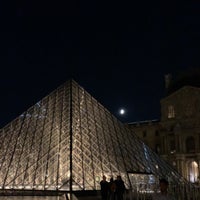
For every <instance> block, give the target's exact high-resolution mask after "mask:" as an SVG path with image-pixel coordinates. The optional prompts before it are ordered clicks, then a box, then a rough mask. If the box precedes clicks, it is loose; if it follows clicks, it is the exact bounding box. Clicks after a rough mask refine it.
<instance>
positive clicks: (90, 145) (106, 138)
mask: <svg viewBox="0 0 200 200" xmlns="http://www.w3.org/2000/svg"><path fill="white" fill-rule="evenodd" d="M141 174H146V175H148V176H150V178H149V180H151V175H153V176H154V177H155V178H159V177H163V176H166V175H167V177H168V178H169V179H170V180H173V181H177V182H179V181H180V180H182V177H181V176H180V175H179V174H178V173H177V172H176V171H175V170H174V169H173V168H172V167H171V166H170V165H168V164H167V163H166V162H164V161H163V160H161V159H160V158H159V157H158V156H157V155H156V154H155V153H154V152H153V151H152V150H151V149H149V148H148V146H146V145H145V144H144V143H143V142H142V141H141V140H140V139H139V138H138V137H137V136H136V135H135V134H134V133H132V132H131V131H130V130H129V129H128V127H127V126H126V125H124V124H123V123H121V122H120V121H119V120H117V119H116V118H115V117H114V116H113V115H112V114H111V113H110V112H109V111H108V110H107V109H106V108H105V107H103V106H102V105H101V104H100V103H99V102H98V101H97V100H95V99H94V98H93V97H92V96H91V95H90V94H88V93H87V92H86V91H85V90H84V89H83V88H82V87H80V86H79V85H78V84H77V83H76V82H75V81H71V80H70V81H68V82H66V83H65V84H63V85H61V86H60V87H59V88H57V89H56V90H55V91H53V92H52V93H50V94H49V95H48V96H46V97H45V98H43V99H42V100H41V101H39V102H37V103H36V104H35V105H34V106H32V107H31V108H29V109H28V110H27V111H26V112H24V113H23V114H21V115H20V116H19V117H18V118H16V119H15V120H13V121H12V122H10V123H9V124H8V125H6V126H5V127H4V128H2V129H1V130H0V188H3V189H10V188H16V189H35V190H45V189H47V190H61V189H66V190H69V189H73V190H82V189H84V190H94V189H99V182H100V179H101V177H102V175H106V176H107V177H108V179H109V177H111V176H113V177H114V178H115V177H116V176H117V175H121V176H122V179H123V180H124V181H125V184H126V187H127V188H132V187H135V185H136V183H135V180H136V176H135V175H138V176H140V175H141ZM133 177H134V178H133ZM140 177H141V176H140ZM183 181H184V180H183ZM132 182H134V184H132Z"/></svg>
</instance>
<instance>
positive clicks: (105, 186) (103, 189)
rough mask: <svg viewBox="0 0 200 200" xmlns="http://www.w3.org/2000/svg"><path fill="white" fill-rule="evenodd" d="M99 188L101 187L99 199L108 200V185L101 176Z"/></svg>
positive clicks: (104, 177)
mask: <svg viewBox="0 0 200 200" xmlns="http://www.w3.org/2000/svg"><path fill="white" fill-rule="evenodd" d="M100 186H101V199H102V200H108V193H109V183H108V181H107V180H106V176H105V175H103V180H101V181H100Z"/></svg>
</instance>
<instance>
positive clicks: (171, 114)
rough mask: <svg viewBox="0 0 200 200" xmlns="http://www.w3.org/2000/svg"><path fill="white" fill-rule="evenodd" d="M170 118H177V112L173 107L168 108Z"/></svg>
mask: <svg viewBox="0 0 200 200" xmlns="http://www.w3.org/2000/svg"><path fill="white" fill-rule="evenodd" d="M168 118H169V119H170V118H175V110H174V106H172V105H170V106H168Z"/></svg>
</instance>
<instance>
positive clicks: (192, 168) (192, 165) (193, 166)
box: [189, 161, 199, 183]
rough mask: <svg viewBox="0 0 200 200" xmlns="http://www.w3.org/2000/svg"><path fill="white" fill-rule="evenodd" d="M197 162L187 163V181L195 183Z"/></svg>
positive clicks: (197, 174)
mask: <svg viewBox="0 0 200 200" xmlns="http://www.w3.org/2000/svg"><path fill="white" fill-rule="evenodd" d="M198 168H199V167H198V164H197V162H195V161H192V162H191V163H190V164H189V181H190V182H192V183H195V182H197V181H198V176H199V170H198Z"/></svg>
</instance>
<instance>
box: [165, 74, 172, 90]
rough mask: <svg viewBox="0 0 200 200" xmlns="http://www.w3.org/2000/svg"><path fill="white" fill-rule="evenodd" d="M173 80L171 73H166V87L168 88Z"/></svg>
mask: <svg viewBox="0 0 200 200" xmlns="http://www.w3.org/2000/svg"><path fill="white" fill-rule="evenodd" d="M171 81H172V75H171V74H166V75H165V88H166V89H167V90H168V89H169V86H170V84H171Z"/></svg>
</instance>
